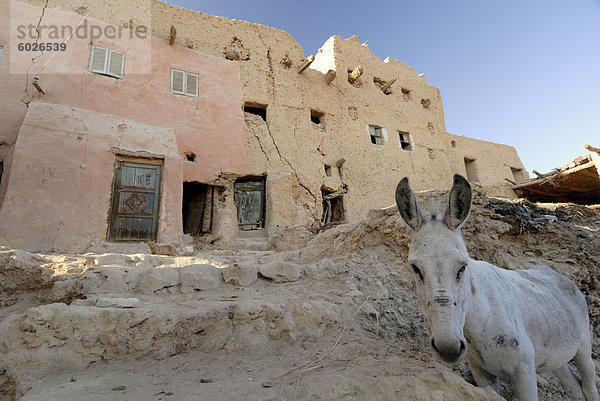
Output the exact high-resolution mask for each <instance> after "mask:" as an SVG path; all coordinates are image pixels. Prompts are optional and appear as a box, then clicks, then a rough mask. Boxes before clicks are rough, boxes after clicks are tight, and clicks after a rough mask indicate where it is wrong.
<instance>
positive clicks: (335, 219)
mask: <svg viewBox="0 0 600 401" xmlns="http://www.w3.org/2000/svg"><path fill="white" fill-rule="evenodd" d="M321 194H322V195H323V216H322V218H321V223H322V224H323V225H327V224H329V223H339V222H343V221H344V201H343V196H342V195H341V194H339V192H330V191H327V190H321Z"/></svg>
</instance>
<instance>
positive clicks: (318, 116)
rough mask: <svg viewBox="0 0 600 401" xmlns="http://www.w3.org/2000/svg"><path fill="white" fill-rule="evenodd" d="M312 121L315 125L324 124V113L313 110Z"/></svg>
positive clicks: (311, 112) (311, 113)
mask: <svg viewBox="0 0 600 401" xmlns="http://www.w3.org/2000/svg"><path fill="white" fill-rule="evenodd" d="M310 121H312V122H313V124H317V125H318V124H321V123H322V122H323V113H321V112H319V111H316V110H311V111H310Z"/></svg>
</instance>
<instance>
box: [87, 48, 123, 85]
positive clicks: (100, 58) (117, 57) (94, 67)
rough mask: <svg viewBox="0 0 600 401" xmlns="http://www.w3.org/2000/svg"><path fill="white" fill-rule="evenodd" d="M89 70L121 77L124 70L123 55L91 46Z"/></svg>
mask: <svg viewBox="0 0 600 401" xmlns="http://www.w3.org/2000/svg"><path fill="white" fill-rule="evenodd" d="M89 70H90V71H91V72H93V73H96V74H102V75H108V76H109V77H115V78H121V79H122V78H123V76H124V72H125V55H124V54H123V53H119V52H116V51H114V50H110V49H105V48H102V47H96V46H92V52H91V54H90V66H89Z"/></svg>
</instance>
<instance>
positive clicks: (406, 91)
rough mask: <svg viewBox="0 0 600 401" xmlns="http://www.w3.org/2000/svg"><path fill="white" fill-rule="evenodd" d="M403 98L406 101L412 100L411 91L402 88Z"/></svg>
mask: <svg viewBox="0 0 600 401" xmlns="http://www.w3.org/2000/svg"><path fill="white" fill-rule="evenodd" d="M402 97H403V98H404V100H410V98H411V95H410V90H408V89H406V88H402Z"/></svg>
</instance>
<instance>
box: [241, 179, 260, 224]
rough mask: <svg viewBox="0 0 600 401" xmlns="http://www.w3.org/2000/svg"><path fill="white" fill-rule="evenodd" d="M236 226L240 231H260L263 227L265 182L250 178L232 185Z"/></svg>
mask: <svg viewBox="0 0 600 401" xmlns="http://www.w3.org/2000/svg"><path fill="white" fill-rule="evenodd" d="M234 193H235V204H236V206H237V215H238V225H239V227H240V230H242V231H250V230H260V229H262V228H264V226H265V180H264V178H251V179H241V180H237V181H236V182H235V184H234Z"/></svg>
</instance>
